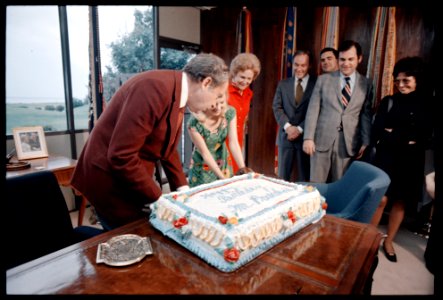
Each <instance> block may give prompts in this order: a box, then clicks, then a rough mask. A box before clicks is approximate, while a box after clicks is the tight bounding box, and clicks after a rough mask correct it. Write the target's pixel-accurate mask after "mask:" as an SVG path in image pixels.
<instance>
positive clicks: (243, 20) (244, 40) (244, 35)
mask: <svg viewBox="0 0 443 300" xmlns="http://www.w3.org/2000/svg"><path fill="white" fill-rule="evenodd" d="M244 52H246V53H252V52H253V47H252V17H251V12H250V11H249V10H248V9H247V8H246V7H243V8H242V10H241V12H240V15H239V18H238V21H237V53H244Z"/></svg>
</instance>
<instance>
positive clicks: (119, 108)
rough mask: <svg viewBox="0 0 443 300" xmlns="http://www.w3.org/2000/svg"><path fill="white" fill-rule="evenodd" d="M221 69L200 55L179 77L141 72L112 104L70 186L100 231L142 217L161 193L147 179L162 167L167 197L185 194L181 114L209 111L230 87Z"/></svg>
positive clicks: (213, 60) (216, 60) (212, 58)
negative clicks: (88, 206)
mask: <svg viewBox="0 0 443 300" xmlns="http://www.w3.org/2000/svg"><path fill="white" fill-rule="evenodd" d="M228 76H229V74H228V68H227V66H226V64H225V62H224V61H223V60H222V59H221V58H219V57H217V56H215V55H212V54H199V55H197V56H195V57H194V58H193V59H192V60H190V61H189V62H188V64H187V65H186V66H185V67H184V68H183V71H173V70H152V71H147V72H143V73H140V74H138V75H136V76H134V77H132V78H131V79H129V80H128V81H127V82H125V83H124V84H123V85H122V86H121V87H120V89H119V90H118V91H117V92H116V93H115V95H114V96H113V97H112V99H111V101H110V103H109V105H108V106H107V107H106V109H105V111H104V112H103V114H102V115H101V116H100V118H99V120H98V122H97V123H96V125H95V127H94V129H93V130H92V131H91V134H90V136H89V138H88V141H87V142H86V144H85V147H84V149H83V151H82V153H81V155H80V158H79V160H78V163H77V167H76V169H75V172H74V175H73V178H72V182H71V184H72V186H73V187H74V188H75V189H76V190H78V191H79V192H81V193H82V194H83V195H84V196H85V197H86V198H87V199H88V201H89V202H90V203H91V204H92V205H93V206H94V207H95V210H96V212H97V216H98V218H99V220H100V222H101V224H102V225H103V227H104V228H105V229H108V230H109V229H112V228H115V227H118V226H121V225H124V224H126V223H129V222H131V221H134V220H136V219H138V218H141V217H143V216H144V213H143V212H142V210H143V209H144V207H145V205H146V204H148V203H152V202H154V201H156V200H157V199H158V198H159V197H160V196H161V194H162V191H161V189H160V188H159V186H158V185H157V184H156V182H155V181H154V178H153V173H154V168H155V164H156V162H157V161H160V162H161V164H162V167H163V170H164V172H165V174H166V176H167V178H168V181H169V185H170V188H171V190H172V191H175V190H179V189H180V188H181V189H183V188H187V187H188V186H187V184H188V183H187V180H186V176H185V174H184V173H183V169H182V165H181V161H180V157H179V154H178V152H177V145H178V141H179V137H180V134H181V127H182V118H183V112H184V109H185V107H186V106H187V107H188V109H189V110H190V111H191V113H200V112H202V111H206V110H208V109H210V108H211V107H213V106H215V104H216V102H217V101H218V100H219V99H222V98H223V97H224V96H225V93H226V90H227V86H228Z"/></svg>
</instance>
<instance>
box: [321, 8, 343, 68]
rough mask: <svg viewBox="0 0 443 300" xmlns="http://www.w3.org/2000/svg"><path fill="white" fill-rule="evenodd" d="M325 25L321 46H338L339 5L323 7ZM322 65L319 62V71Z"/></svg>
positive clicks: (335, 47)
mask: <svg viewBox="0 0 443 300" xmlns="http://www.w3.org/2000/svg"><path fill="white" fill-rule="evenodd" d="M322 24H323V26H322V32H321V43H320V46H321V47H320V48H321V49H323V48H325V47H332V48H334V49H337V48H338V32H339V31H338V28H339V7H338V6H334V7H332V6H326V7H324V8H323V23H322ZM320 71H321V65H320V64H318V70H317V73H318V74H320V73H321V72H320Z"/></svg>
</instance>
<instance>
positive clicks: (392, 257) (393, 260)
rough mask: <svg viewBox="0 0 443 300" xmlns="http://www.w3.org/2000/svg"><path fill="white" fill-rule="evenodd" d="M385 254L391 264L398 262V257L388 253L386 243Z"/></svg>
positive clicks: (383, 247)
mask: <svg viewBox="0 0 443 300" xmlns="http://www.w3.org/2000/svg"><path fill="white" fill-rule="evenodd" d="M382 249H383V252H384V253H385V256H386V258H387V259H388V260H389V261H391V262H397V255H396V254H395V252H394V253H389V252H388V251H386V248H385V242H383V246H382Z"/></svg>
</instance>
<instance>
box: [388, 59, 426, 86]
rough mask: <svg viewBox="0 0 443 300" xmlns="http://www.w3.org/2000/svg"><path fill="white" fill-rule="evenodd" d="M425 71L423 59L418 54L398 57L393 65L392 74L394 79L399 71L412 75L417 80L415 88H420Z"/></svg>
mask: <svg viewBox="0 0 443 300" xmlns="http://www.w3.org/2000/svg"><path fill="white" fill-rule="evenodd" d="M424 71H425V64H424V62H423V60H422V59H421V58H420V57H418V56H412V57H410V56H408V57H404V58H402V59H400V60H399V61H397V63H396V64H395V66H394V71H393V72H392V75H393V76H394V79H395V78H396V77H397V76H398V74H400V73H405V75H406V76H413V77H414V78H415V81H416V82H417V88H418V87H420V88H422V85H423V76H424Z"/></svg>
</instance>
